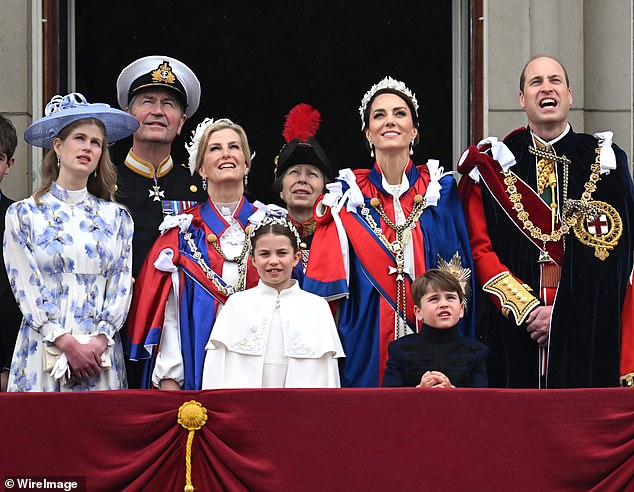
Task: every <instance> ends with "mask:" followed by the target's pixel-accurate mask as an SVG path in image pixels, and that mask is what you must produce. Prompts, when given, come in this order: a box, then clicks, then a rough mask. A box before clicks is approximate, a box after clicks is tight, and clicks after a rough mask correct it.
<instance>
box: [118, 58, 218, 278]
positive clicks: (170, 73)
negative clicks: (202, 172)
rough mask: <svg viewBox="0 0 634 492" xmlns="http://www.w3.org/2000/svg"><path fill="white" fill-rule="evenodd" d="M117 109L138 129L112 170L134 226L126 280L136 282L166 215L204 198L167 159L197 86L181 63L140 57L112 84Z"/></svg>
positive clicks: (184, 170) (192, 179)
mask: <svg viewBox="0 0 634 492" xmlns="http://www.w3.org/2000/svg"><path fill="white" fill-rule="evenodd" d="M117 98H118V101H119V105H120V106H121V108H122V109H125V110H126V111H127V112H128V113H130V114H131V115H132V116H134V117H135V118H136V119H137V120H138V121H139V123H140V126H139V129H138V130H137V131H136V132H135V133H134V135H133V137H132V148H131V149H130V151H129V152H128V155H127V156H126V158H125V161H124V162H123V165H119V166H117V171H118V177H117V193H116V199H117V200H118V201H119V202H120V203H122V204H124V205H125V206H126V207H128V209H129V210H130V213H131V214H132V219H133V220H134V238H133V243H132V248H133V261H132V274H133V276H135V277H136V275H137V273H138V271H139V269H140V268H141V265H142V264H143V260H144V259H145V256H146V255H147V253H148V251H149V250H150V247H151V246H152V244H153V243H154V241H155V240H156V238H157V237H158V236H159V225H160V224H161V222H162V221H163V217H164V216H166V215H177V214H178V213H180V212H181V211H182V210H184V209H186V208H189V207H190V206H192V205H194V204H195V203H196V202H200V201H204V200H205V199H206V196H207V194H206V193H205V191H204V190H203V188H202V183H201V180H200V176H198V174H194V175H193V176H192V175H191V174H190V171H189V168H188V167H187V165H186V164H176V163H175V162H174V161H173V160H172V157H171V155H170V154H171V148H172V142H173V141H174V139H175V138H176V136H177V135H179V134H180V132H181V129H182V128H183V123H184V122H185V119H186V118H189V117H191V116H192V115H193V114H194V112H195V111H196V109H197V108H198V103H199V102H200V82H199V81H198V79H197V78H196V75H195V74H194V72H192V70H191V69H190V68H189V67H188V66H187V65H185V64H184V63H182V62H180V61H179V60H176V59H175V58H171V57H169V56H159V55H153V56H146V57H143V58H140V59H138V60H136V61H134V62H132V63H131V64H130V65H128V66H127V67H125V68H124V69H123V70H122V71H121V74H120V75H119V78H118V79H117Z"/></svg>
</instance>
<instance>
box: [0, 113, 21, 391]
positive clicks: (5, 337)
mask: <svg viewBox="0 0 634 492" xmlns="http://www.w3.org/2000/svg"><path fill="white" fill-rule="evenodd" d="M17 145H18V137H17V134H16V132H15V126H13V123H11V121H10V120H8V119H7V118H5V117H4V116H2V115H0V183H1V182H2V180H3V179H4V178H5V177H6V176H8V175H9V172H10V171H11V168H12V167H13V163H14V160H13V154H14V152H15V148H16V147H17ZM12 203H13V200H11V199H10V198H9V197H7V196H5V195H4V194H2V193H1V192H0V391H6V389H7V380H8V376H9V368H10V367H11V359H12V357H13V349H14V347H15V339H16V337H17V335H18V330H19V329H20V322H21V321H22V312H21V311H20V308H19V307H18V305H17V303H16V302H15V297H14V296H13V291H12V290H11V286H10V285H9V278H8V277H7V271H6V269H5V267H4V257H3V255H2V238H3V237H4V216H5V215H6V213H7V209H8V208H9V205H11V204H12Z"/></svg>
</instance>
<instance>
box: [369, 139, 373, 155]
mask: <svg viewBox="0 0 634 492" xmlns="http://www.w3.org/2000/svg"><path fill="white" fill-rule="evenodd" d="M368 144H369V145H370V157H374V144H373V143H372V141H370V140H368Z"/></svg>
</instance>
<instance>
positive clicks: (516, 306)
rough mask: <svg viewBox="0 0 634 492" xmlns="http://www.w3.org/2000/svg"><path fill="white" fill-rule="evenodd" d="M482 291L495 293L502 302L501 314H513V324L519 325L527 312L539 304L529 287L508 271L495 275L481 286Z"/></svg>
mask: <svg viewBox="0 0 634 492" xmlns="http://www.w3.org/2000/svg"><path fill="white" fill-rule="evenodd" d="M482 290H484V292H488V293H489V294H495V295H496V296H497V297H498V299H500V302H501V303H502V314H504V316H506V317H507V318H510V315H511V314H513V317H514V318H515V324H516V325H517V326H520V325H521V324H522V323H523V322H524V319H525V318H526V316H528V313H530V312H531V311H532V309H533V308H535V307H537V306H539V299H537V298H536V297H535V296H534V295H533V294H531V288H530V287H529V286H528V285H526V284H521V283H520V282H519V281H518V280H517V279H516V278H515V277H513V275H511V274H510V273H509V272H504V273H501V274H499V275H496V276H495V277H493V278H492V279H491V280H489V281H488V282H487V283H486V284H484V285H483V286H482Z"/></svg>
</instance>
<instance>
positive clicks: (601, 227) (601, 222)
mask: <svg viewBox="0 0 634 492" xmlns="http://www.w3.org/2000/svg"><path fill="white" fill-rule="evenodd" d="M586 222H587V224H588V232H589V233H590V234H594V235H595V236H598V235H599V234H607V233H608V230H609V227H608V226H609V224H608V218H607V217H606V216H605V214H601V215H599V217H593V218H592V219H587V221H586Z"/></svg>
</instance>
